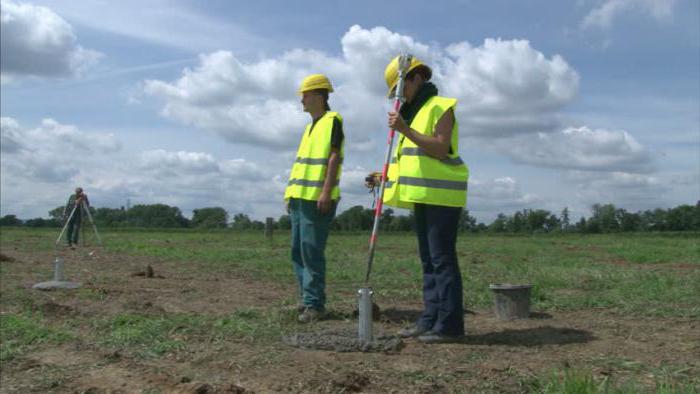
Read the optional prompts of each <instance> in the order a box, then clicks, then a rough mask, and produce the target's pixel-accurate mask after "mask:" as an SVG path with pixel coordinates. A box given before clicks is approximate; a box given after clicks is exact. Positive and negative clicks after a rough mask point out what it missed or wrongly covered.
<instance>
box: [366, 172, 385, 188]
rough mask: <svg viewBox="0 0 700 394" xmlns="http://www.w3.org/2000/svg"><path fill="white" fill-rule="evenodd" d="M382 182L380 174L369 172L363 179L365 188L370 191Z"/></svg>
mask: <svg viewBox="0 0 700 394" xmlns="http://www.w3.org/2000/svg"><path fill="white" fill-rule="evenodd" d="M381 182H382V173H381V172H377V171H374V172H370V173H369V174H368V175H367V176H366V177H365V187H366V188H368V189H372V188H374V187H377V186H378V185H379V184H380V183H381Z"/></svg>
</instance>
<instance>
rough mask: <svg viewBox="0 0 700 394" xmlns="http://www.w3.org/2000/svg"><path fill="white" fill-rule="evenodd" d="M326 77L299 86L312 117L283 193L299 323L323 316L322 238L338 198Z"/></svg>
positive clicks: (339, 129)
mask: <svg viewBox="0 0 700 394" xmlns="http://www.w3.org/2000/svg"><path fill="white" fill-rule="evenodd" d="M331 92H333V86H331V83H330V81H329V80H328V78H327V77H326V76H325V75H323V74H313V75H309V76H308V77H306V78H304V80H303V81H302V83H301V87H300V88H299V91H298V94H299V95H301V104H302V106H303V109H304V112H308V113H309V115H310V116H311V123H309V124H307V125H306V128H305V129H304V132H303V134H302V136H301V142H300V143H299V149H298V151H297V155H296V159H295V161H294V165H293V166H292V172H291V174H290V175H289V183H288V185H287V189H286V190H285V193H284V199H285V200H286V202H287V209H288V211H289V215H290V217H291V222H292V262H293V263H294V273H295V275H296V277H297V281H298V283H299V294H300V297H301V300H300V303H299V305H298V306H299V308H298V309H299V317H298V319H299V322H301V323H308V322H311V321H313V320H318V319H320V318H322V317H323V314H324V313H325V306H326V257H325V249H326V240H327V239H328V231H329V230H330V224H331V220H333V217H334V216H335V210H336V208H337V206H338V200H339V199H340V189H339V188H338V184H339V182H340V173H341V167H342V162H343V143H344V136H343V118H342V117H341V116H340V114H339V113H337V112H332V111H331V110H330V107H329V105H328V94H329V93H331Z"/></svg>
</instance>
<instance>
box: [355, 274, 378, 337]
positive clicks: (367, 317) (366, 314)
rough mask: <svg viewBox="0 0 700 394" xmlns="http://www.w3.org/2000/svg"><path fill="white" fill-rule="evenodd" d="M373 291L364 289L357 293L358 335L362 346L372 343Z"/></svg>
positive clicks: (367, 288)
mask: <svg viewBox="0 0 700 394" xmlns="http://www.w3.org/2000/svg"><path fill="white" fill-rule="evenodd" d="M372 294H374V293H373V292H372V289H371V288H369V287H362V288H360V289H359V290H358V291H357V299H358V308H357V309H358V317H357V320H358V329H357V334H358V338H359V340H360V343H361V344H363V345H364V344H368V343H370V342H372V339H373V338H372Z"/></svg>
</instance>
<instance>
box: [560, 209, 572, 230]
mask: <svg viewBox="0 0 700 394" xmlns="http://www.w3.org/2000/svg"><path fill="white" fill-rule="evenodd" d="M560 220H561V229H562V230H563V231H569V227H571V219H570V218H569V208H568V207H564V209H562V211H561V219H560Z"/></svg>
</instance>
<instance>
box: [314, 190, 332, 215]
mask: <svg viewBox="0 0 700 394" xmlns="http://www.w3.org/2000/svg"><path fill="white" fill-rule="evenodd" d="M331 203H332V201H331V196H330V194H329V193H327V192H325V191H323V192H321V195H320V196H319V197H318V201H317V202H316V207H317V208H318V211H319V212H321V213H323V214H326V213H328V212H329V211H330V210H331Z"/></svg>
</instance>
